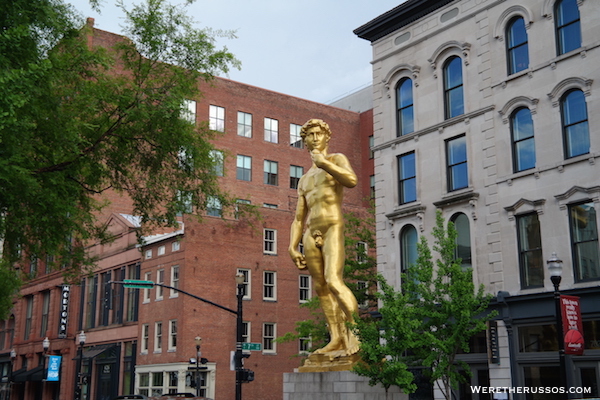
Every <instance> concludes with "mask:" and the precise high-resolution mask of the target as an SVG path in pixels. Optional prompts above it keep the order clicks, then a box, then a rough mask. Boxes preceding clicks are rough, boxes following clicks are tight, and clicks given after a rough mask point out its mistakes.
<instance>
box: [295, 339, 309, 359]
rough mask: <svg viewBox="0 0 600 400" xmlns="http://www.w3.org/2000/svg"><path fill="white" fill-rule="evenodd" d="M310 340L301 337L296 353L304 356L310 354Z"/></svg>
mask: <svg viewBox="0 0 600 400" xmlns="http://www.w3.org/2000/svg"><path fill="white" fill-rule="evenodd" d="M310 344H311V343H310V338H307V337H301V338H299V339H298V352H299V353H300V354H303V355H306V354H308V353H309V352H310Z"/></svg>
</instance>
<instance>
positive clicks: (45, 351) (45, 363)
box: [42, 336, 50, 397]
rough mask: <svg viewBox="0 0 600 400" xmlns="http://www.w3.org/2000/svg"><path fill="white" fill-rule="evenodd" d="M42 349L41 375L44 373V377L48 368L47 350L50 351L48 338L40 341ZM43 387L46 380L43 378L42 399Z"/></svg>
mask: <svg viewBox="0 0 600 400" xmlns="http://www.w3.org/2000/svg"><path fill="white" fill-rule="evenodd" d="M42 348H43V349H44V372H43V373H44V375H46V374H47V372H46V368H48V366H47V364H48V363H47V359H48V349H50V339H48V336H46V337H45V338H44V340H42ZM45 386H46V378H45V377H44V378H43V379H42V397H43V396H44V395H43V392H44V387H45Z"/></svg>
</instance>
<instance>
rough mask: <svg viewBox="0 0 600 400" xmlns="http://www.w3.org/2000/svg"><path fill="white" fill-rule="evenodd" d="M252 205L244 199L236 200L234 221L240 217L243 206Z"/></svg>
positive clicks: (243, 209) (243, 210)
mask: <svg viewBox="0 0 600 400" xmlns="http://www.w3.org/2000/svg"><path fill="white" fill-rule="evenodd" d="M247 204H252V202H251V201H250V200H246V199H236V201H235V219H238V218H239V217H240V215H242V214H243V213H244V212H245V210H246V208H245V205H247Z"/></svg>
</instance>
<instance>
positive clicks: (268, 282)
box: [263, 271, 277, 301]
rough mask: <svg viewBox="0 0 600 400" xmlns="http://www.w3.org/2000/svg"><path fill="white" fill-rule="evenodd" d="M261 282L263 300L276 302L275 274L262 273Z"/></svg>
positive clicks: (270, 272)
mask: <svg viewBox="0 0 600 400" xmlns="http://www.w3.org/2000/svg"><path fill="white" fill-rule="evenodd" d="M263 280H264V283H263V300H270V301H273V300H277V273H276V272H273V271H264V273H263Z"/></svg>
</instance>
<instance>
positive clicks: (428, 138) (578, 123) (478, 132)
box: [355, 0, 600, 399]
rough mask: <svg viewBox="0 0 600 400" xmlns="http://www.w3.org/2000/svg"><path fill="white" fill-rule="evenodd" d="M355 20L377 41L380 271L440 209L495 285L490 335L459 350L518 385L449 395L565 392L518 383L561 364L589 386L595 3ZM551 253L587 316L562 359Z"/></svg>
mask: <svg viewBox="0 0 600 400" xmlns="http://www.w3.org/2000/svg"><path fill="white" fill-rule="evenodd" d="M355 34H357V35H358V36H359V37H361V38H363V39H366V40H369V41H370V42H371V43H372V47H373V60H372V65H373V85H374V87H373V94H374V109H373V114H374V147H373V150H374V154H375V177H376V178H375V179H376V182H375V187H376V206H377V241H378V266H379V270H380V272H381V273H383V274H384V275H385V277H386V278H387V279H388V281H389V282H390V283H393V284H394V285H395V286H396V287H399V286H400V273H401V271H403V270H404V269H406V268H410V264H411V262H412V261H414V257H415V255H416V249H415V248H416V240H417V238H418V236H419V235H426V236H427V237H428V238H429V239H430V243H431V242H432V240H431V236H430V233H431V228H432V227H433V226H434V223H435V213H436V210H437V209H439V210H441V211H442V214H443V216H444V218H445V219H446V220H450V221H453V222H455V223H456V227H457V229H458V232H459V238H458V252H459V256H460V257H461V258H462V260H463V264H465V266H471V267H472V269H473V279H474V281H475V283H476V284H483V285H485V288H486V290H487V291H488V292H489V293H491V294H493V295H494V296H495V301H494V307H496V308H497V309H498V310H499V315H498V318H497V320H496V321H493V323H492V324H491V326H490V329H489V330H488V332H486V334H487V341H483V340H482V341H481V342H480V344H481V345H480V346H473V348H472V349H471V350H472V351H471V353H470V354H468V355H464V359H465V360H467V361H468V362H469V364H470V366H471V372H472V373H473V374H472V376H471V378H470V383H471V385H483V386H494V387H496V386H503V387H511V388H515V393H510V394H509V395H508V397H503V395H501V394H489V393H486V394H485V395H484V394H480V395H477V394H472V393H471V391H470V388H469V385H465V386H461V388H460V390H459V391H458V392H459V393H458V395H459V398H511V399H512V398H514V399H537V398H543V399H550V398H565V397H564V396H563V395H558V396H556V397H552V395H551V394H550V395H549V394H543V395H538V394H532V393H519V391H521V392H523V391H524V388H537V387H554V386H557V385H560V382H561V377H562V376H563V375H567V374H568V375H569V378H568V380H567V384H569V385H570V386H573V387H576V390H579V389H577V388H578V387H589V388H591V389H590V390H591V393H587V394H586V395H585V397H598V395H599V393H598V383H599V382H600V372H599V371H600V341H599V339H600V301H599V300H600V293H599V292H600V291H599V290H598V285H599V283H600V258H599V248H598V228H597V225H598V217H597V210H596V209H597V208H598V207H599V206H600V204H599V202H600V166H599V165H598V162H597V158H598V156H599V154H600V135H599V133H600V115H599V113H598V110H599V109H600V90H599V89H598V82H599V81H600V48H599V46H600V7H599V4H598V3H597V2H596V1H592V0H578V1H577V0H519V1H516V0H503V1H501V0H495V1H494V0H461V1H458V0H454V1H449V0H408V1H407V2H404V3H403V4H401V5H399V6H398V7H396V8H395V9H393V10H390V11H389V12H387V13H385V14H382V15H381V16H379V17H377V18H376V19H374V20H372V21H370V22H368V23H366V24H365V25H363V26H361V27H359V28H357V29H356V30H355ZM553 253H556V254H557V255H558V257H559V258H560V259H562V261H563V264H562V265H563V272H562V282H561V284H560V291H561V293H562V294H567V295H574V296H579V297H580V305H581V311H582V317H583V333H584V337H585V351H584V355H582V356H567V357H566V368H565V369H566V371H567V372H565V373H562V372H561V368H560V367H559V357H558V340H557V339H556V338H557V333H556V325H555V323H556V317H555V313H554V311H555V308H554V304H555V303H554V300H553V291H554V287H553V284H552V282H551V281H550V275H549V272H548V270H547V260H548V259H550V258H551V257H552V254H553ZM482 339H483V338H482ZM519 388H521V389H519ZM531 391H532V390H531ZM425 392H426V391H425ZM471 396H472V397H471ZM578 396H580V397H581V396H582V395H581V394H580V395H578ZM436 397H438V395H437V394H436ZM421 398H426V397H421Z"/></svg>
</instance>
